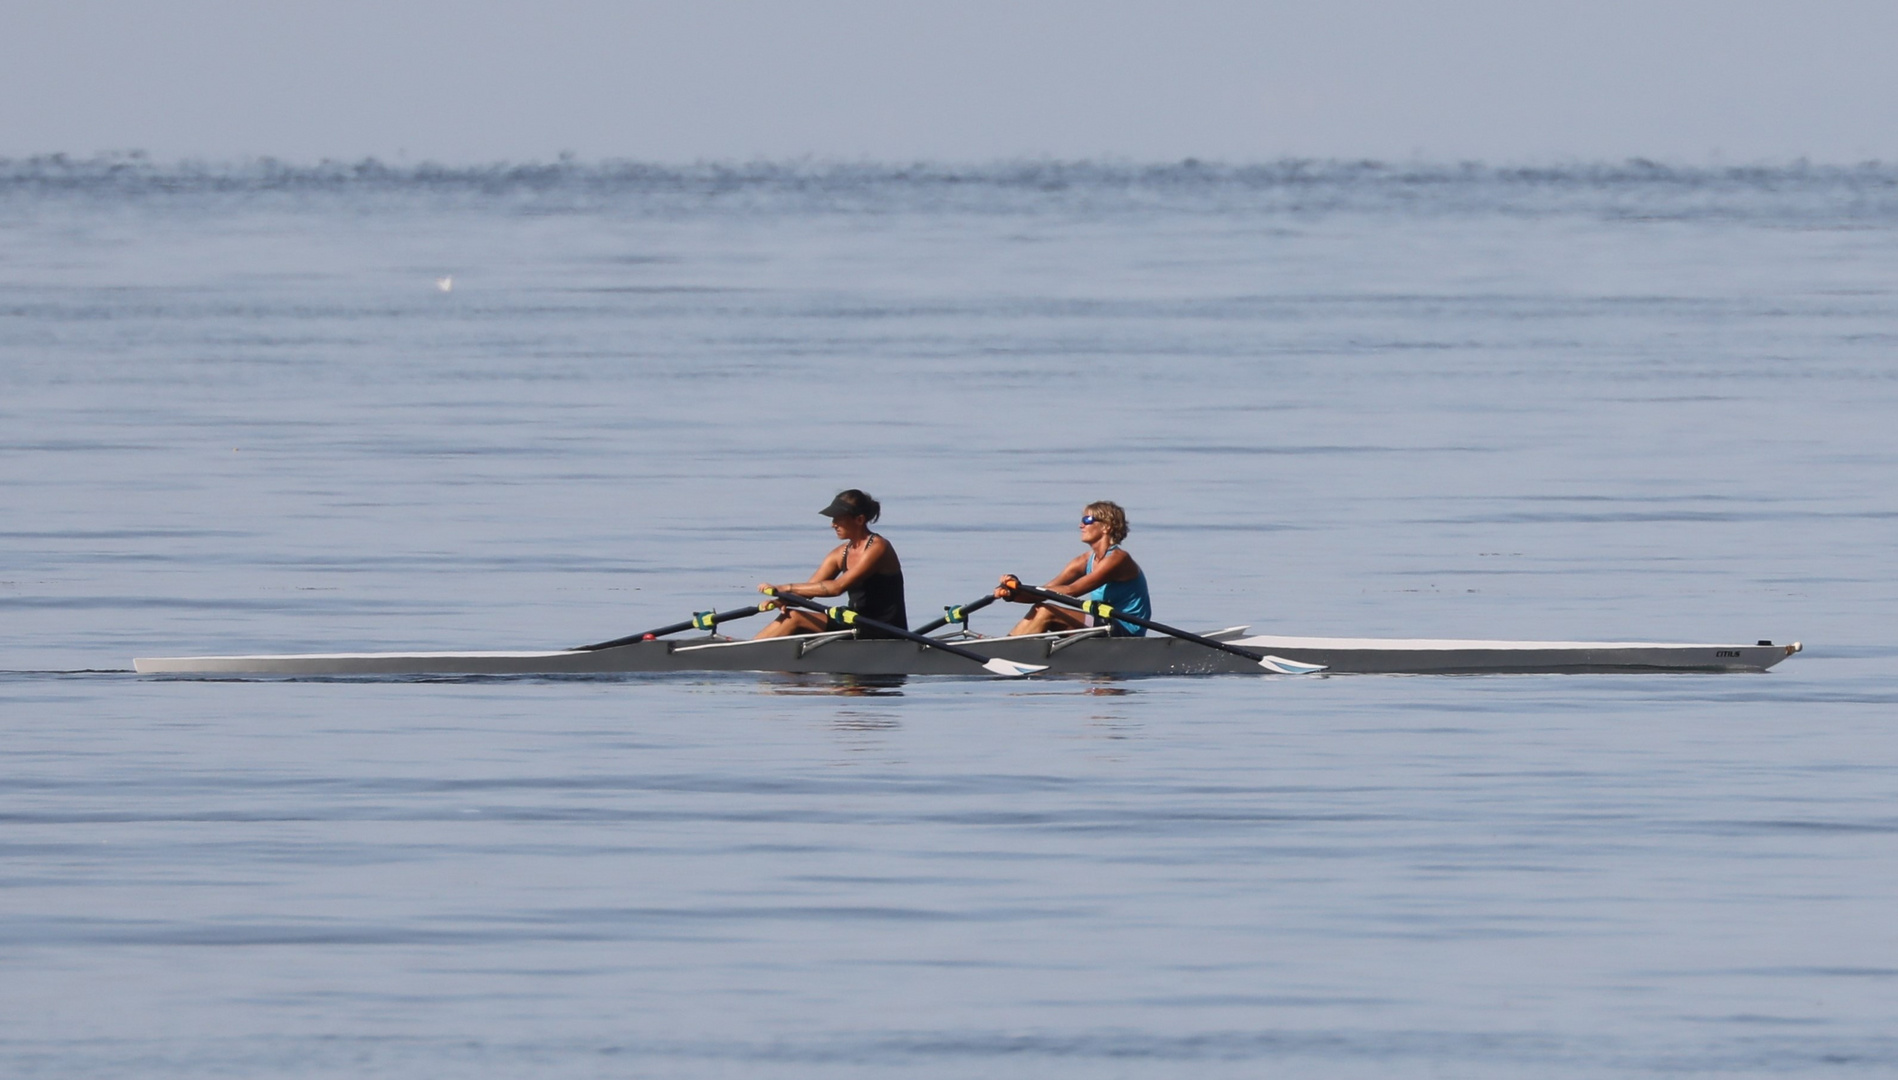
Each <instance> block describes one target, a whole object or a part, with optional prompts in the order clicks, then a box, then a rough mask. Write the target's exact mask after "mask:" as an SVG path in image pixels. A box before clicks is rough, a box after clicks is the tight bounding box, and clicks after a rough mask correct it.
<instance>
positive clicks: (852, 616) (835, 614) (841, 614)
mask: <svg viewBox="0 0 1898 1080" xmlns="http://www.w3.org/2000/svg"><path fill="white" fill-rule="evenodd" d="M824 614H826V615H828V616H830V617H831V618H833V619H836V620H837V621H838V622H840V623H843V624H844V625H845V626H854V625H855V624H856V622H857V613H856V612H854V611H852V610H850V609H849V608H847V607H834V608H825V609H824Z"/></svg>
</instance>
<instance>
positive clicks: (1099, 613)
mask: <svg viewBox="0 0 1898 1080" xmlns="http://www.w3.org/2000/svg"><path fill="white" fill-rule="evenodd" d="M1002 584H1003V585H1005V586H1007V587H1008V590H1009V591H1010V592H1017V593H1021V594H1022V595H1024V596H1032V597H1034V598H1035V599H1037V600H1047V601H1050V602H1052V603H1056V604H1064V605H1066V606H1068V607H1071V608H1078V609H1079V610H1081V611H1084V612H1086V613H1087V614H1089V615H1092V616H1094V617H1095V618H1097V619H1118V620H1119V621H1121V622H1130V623H1133V624H1134V625H1135V626H1144V627H1146V628H1147V629H1149V630H1158V631H1159V632H1160V633H1162V634H1165V635H1166V636H1168V637H1176V638H1179V639H1180V640H1181V641H1190V642H1192V643H1193V644H1195V645H1204V646H1206V647H1207V648H1209V649H1218V650H1219V651H1220V652H1229V653H1231V654H1233V655H1234V656H1243V657H1245V658H1246V659H1247V660H1251V661H1253V662H1254V663H1257V664H1258V665H1259V666H1260V667H1262V668H1264V669H1265V670H1267V671H1271V672H1276V673H1277V674H1280V675H1306V674H1310V673H1311V672H1314V671H1323V670H1325V665H1323V664H1301V663H1299V662H1298V661H1296V660H1287V659H1285V658H1284V657H1282V656H1267V655H1266V654H1264V653H1256V652H1253V651H1252V650H1251V649H1241V648H1240V647H1239V646H1237V645H1228V644H1226V643H1225V642H1223V641H1214V640H1213V639H1212V638H1209V637H1201V636H1199V635H1198V634H1189V633H1187V632H1186V631H1184V630H1179V629H1176V628H1174V627H1171V626H1168V625H1167V624H1165V623H1157V622H1154V621H1153V620H1152V619H1143V618H1141V617H1140V616H1138V615H1129V614H1128V613H1126V612H1125V611H1122V610H1120V609H1119V608H1115V607H1110V606H1108V605H1106V604H1103V603H1101V602H1100V601H1099V600H1084V599H1082V598H1081V597H1078V596H1064V595H1063V594H1061V593H1058V592H1049V591H1048V590H1046V589H1037V588H1035V587H1034V586H1033V585H1023V584H1022V583H1021V579H1020V578H1018V577H1016V576H1014V575H1013V574H1010V575H1009V576H1008V577H1005V578H1003V579H1002Z"/></svg>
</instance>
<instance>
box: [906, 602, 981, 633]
mask: <svg viewBox="0 0 1898 1080" xmlns="http://www.w3.org/2000/svg"><path fill="white" fill-rule="evenodd" d="M994 602H995V594H994V593H986V594H984V595H983V597H982V599H980V600H971V601H969V602H968V603H966V604H962V605H960V606H958V607H952V608H944V609H943V615H942V618H940V619H931V620H929V621H928V622H926V623H924V624H923V625H921V626H919V627H917V628H916V632H917V633H919V634H928V633H932V632H934V631H937V630H940V629H942V628H943V627H945V626H948V625H949V624H950V623H952V622H958V623H961V624H963V625H964V626H967V625H968V624H969V616H970V615H973V614H974V613H976V612H978V611H981V610H982V609H983V608H985V607H988V606H989V605H990V604H993V603H994Z"/></svg>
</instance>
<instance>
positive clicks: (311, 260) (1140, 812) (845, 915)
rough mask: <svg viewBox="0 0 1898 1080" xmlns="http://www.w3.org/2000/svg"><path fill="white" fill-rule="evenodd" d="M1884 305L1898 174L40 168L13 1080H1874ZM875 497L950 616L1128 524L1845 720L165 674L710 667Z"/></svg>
mask: <svg viewBox="0 0 1898 1080" xmlns="http://www.w3.org/2000/svg"><path fill="white" fill-rule="evenodd" d="M1894 241H1898V170H1893V169H1891V168H1889V167H1882V166H1868V167H1864V168H1854V169H1825V168H1819V167H1804V166H1801V167H1791V168H1785V169H1758V170H1671V169H1666V168H1662V167H1659V166H1654V165H1649V164H1646V163H1632V164H1629V165H1625V166H1574V167H1567V168H1561V169H1546V170H1538V171H1508V170H1494V169H1484V168H1478V167H1463V168H1431V167H1423V166H1407V167H1380V166H1374V165H1315V164H1297V163H1292V164H1284V165H1275V166H1262V167H1259V168H1252V169H1230V168H1215V167H1209V166H1195V165H1192V164H1190V163H1189V164H1186V165H1180V166H1172V167H1166V168H1144V167H1135V166H1117V165H1073V166H1060V165H1047V164H1042V165H1023V166H1008V167H998V168H992V169H977V170H963V171H957V170H952V169H941V168H915V169H894V168H881V167H873V166H849V167H828V166H811V165H804V166H768V165H760V166H752V167H746V168H731V169H726V168H713V167H705V168H697V169H682V170H667V169H658V168H640V167H632V166H586V165H574V164H567V165H555V166H549V167H545V168H531V169H514V170H506V169H497V170H460V171H457V170H443V169H428V168H422V169H407V170H403V169H390V168H382V167H376V166H368V165H365V166H356V167H346V166H324V167H320V168H307V169H300V168H292V167H289V166H281V165H274V164H269V163H265V164H260V165H254V166H244V167H233V168H224V167H209V166H207V167H195V166H194V167H169V166H164V167H161V166H154V165H150V164H147V163H144V162H142V161H138V160H126V161H90V162H86V161H68V160H64V159H54V160H39V161H29V162H20V161H14V162H4V163H0V498H3V499H4V504H3V505H4V517H0V669H5V673H4V674H0V1073H3V1074H5V1075H8V1076H22V1077H42V1076H44V1077H84V1076H114V1077H119V1076H138V1077H204V1076H244V1077H329V1076H351V1077H357V1076H375V1077H395V1076H401V1077H416V1076H424V1077H435V1076H440V1077H521V1076H534V1077H692V1078H697V1077H726V1076H744V1077H798V1078H803V1077H825V1078H831V1077H858V1076H861V1077H872V1076H876V1077H881V1076H887V1075H892V1074H901V1075H905V1076H918V1077H945V1078H946V1077H966V1076H983V1077H1042V1076H1050V1075H1054V1076H1077V1077H1090V1078H1092V1077H1127V1078H1149V1077H1152V1078H1159V1077H1169V1078H1170V1077H1179V1076H1207V1077H1256V1076H1314V1077H1320V1076H1321V1077H1389V1076H1442V1077H1525V1076H1538V1077H1542V1076H1556V1077H1595V1076H1656V1075H1670V1076H1671V1075H1695V1074H1718V1075H1772V1076H1781V1075H1808V1074H1810V1075H1864V1076H1885V1075H1891V1074H1892V1073H1893V1072H1894V1071H1898V1022H1895V1021H1894V1011H1895V1009H1898V929H1894V921H1893V912H1894V909H1895V905H1894V898H1895V897H1898V732H1895V731H1894V718H1895V715H1898V709H1895V708H1894V706H1898V682H1894V675H1898V633H1894V625H1893V616H1892V612H1893V611H1894V610H1895V609H1898V588H1895V587H1894V579H1895V578H1898V556H1895V555H1894V548H1895V547H1898V497H1895V496H1894V488H1895V485H1894V466H1898V425H1894V422H1893V421H1894V417H1895V416H1898V358H1895V357H1894V351H1895V350H1898V243H1895V242H1894ZM440 278H450V279H452V288H451V289H450V290H449V291H443V290H442V289H441V288H440V287H439V286H438V284H437V281H438V279H440ZM847 486H861V487H864V488H867V489H869V490H870V491H872V492H873V493H874V494H876V495H877V496H879V497H881V498H882V499H883V500H884V503H885V507H886V512H885V517H884V520H883V522H882V523H881V529H882V531H883V532H884V534H885V535H887V536H889V537H890V538H891V540H892V541H893V542H894V543H895V544H896V546H897V547H898V549H899V550H900V551H901V553H902V555H903V559H904V562H905V565H906V568H907V571H908V580H909V588H910V609H911V611H912V612H913V613H917V614H918V617H919V618H922V617H927V615H928V614H929V613H930V612H931V611H932V610H933V608H934V607H935V606H936V605H940V604H947V603H952V602H956V601H963V600H968V599H971V598H973V597H975V596H977V595H979V594H980V593H981V592H982V591H983V589H984V587H985V586H986V584H987V583H989V582H992V581H993V580H994V578H995V576H996V575H998V574H1000V573H1003V572H1006V571H1014V572H1019V573H1022V574H1023V575H1024V576H1029V577H1042V576H1046V575H1048V574H1050V573H1052V572H1053V570H1054V569H1055V568H1056V567H1058V566H1059V565H1060V563H1061V562H1062V561H1063V560H1065V559H1066V558H1068V557H1070V556H1071V555H1072V554H1074V553H1075V552H1076V551H1077V550H1078V545H1077V542H1076V540H1075V526H1074V521H1075V519H1076V517H1077V515H1078V513H1079V510H1080V507H1081V505H1082V504H1083V503H1085V502H1087V501H1089V500H1092V499H1098V498H1111V499H1115V500H1117V501H1119V502H1121V503H1123V504H1124V505H1126V506H1127V507H1128V509H1129V511H1130V514H1131V517H1132V522H1133V534H1132V536H1131V537H1130V538H1129V541H1128V547H1129V549H1130V550H1132V551H1133V552H1134V553H1135V554H1136V555H1137V556H1138V558H1139V559H1140V561H1141V562H1142V563H1143V564H1144V565H1145V567H1146V568H1147V572H1148V574H1149V577H1150V578H1151V579H1152V581H1153V583H1154V587H1155V590H1156V610H1157V614H1158V615H1159V617H1160V618H1162V619H1164V620H1168V621H1172V622H1176V623H1180V624H1184V625H1188V626H1195V627H1217V626H1225V625H1230V624H1233V623H1238V622H1249V623H1251V624H1252V625H1254V626H1255V627H1257V628H1259V629H1261V630H1270V631H1273V632H1284V633H1311V634H1349V635H1360V634H1361V635H1395V636H1481V637H1542V638H1547V637H1557V638H1576V637H1580V638H1591V637H1611V638H1651V639H1658V640H1669V639H1672V640H1718V641H1728V640H1732V641H1748V642H1750V641H1753V640H1755V639H1758V638H1772V639H1774V640H1776V641H1788V640H1794V639H1800V640H1804V641H1805V642H1806V643H1807V645H1808V648H1807V651H1806V652H1805V653H1804V654H1802V655H1800V656H1796V657H1794V658H1792V659H1791V660H1789V661H1788V662H1786V663H1785V664H1783V665H1782V666H1781V667H1779V668H1778V669H1776V670H1774V671H1773V672H1771V673H1769V674H1766V675H1751V676H1742V675H1727V676H1698V675H1687V676H1569V677H1496V678H1376V677H1358V678H1351V677H1340V678H1249V677H1218V678H1202V679H1153V680H1130V681H1114V680H1101V681H1082V680H1030V681H1026V682H1020V683H1015V682H1001V681H992V680H985V679H912V680H910V681H909V682H908V683H906V684H904V685H902V686H900V687H896V688H890V689H883V690H879V691H875V692H870V693H857V692H851V689H852V688H849V687H843V686H838V685H833V684H831V683H829V682H827V681H824V680H803V681H799V680H792V679H788V678H785V677H769V676H757V677H752V676H740V677H709V678H706V677H685V678H657V679H655V678H629V679H625V680H597V681H559V680H519V681H508V680H500V681H443V682H425V681H424V682H373V681H371V682H190V681H165V680H156V679H142V678H139V677H136V676H133V675H131V674H129V673H127V672H126V671H125V669H127V668H129V666H130V660H131V658H132V657H133V656H135V655H165V654H178V653H196V652H233V651H277V650H324V649H339V648H348V649H357V648H438V649H457V648H476V649H482V648H510V647H555V646H563V645H571V644H575V643H578V642H584V641H592V640H598V639H600V638H604V637H611V636H615V635H617V634H621V633H626V632H629V631H632V630H637V629H641V628H643V627H646V626H650V625H656V624H659V623H664V622H670V621H674V620H676V619H679V618H682V617H683V616H684V615H685V614H687V613H689V612H691V611H693V610H697V609H703V608H706V607H712V606H719V607H728V606H734V605H736V604H739V603H744V602H746V600H747V598H749V597H753V596H755V594H752V593H750V592H749V591H748V590H749V589H750V587H751V586H752V585H753V584H754V583H756V582H757V581H760V580H767V579H769V580H783V579H785V578H789V577H796V576H801V575H803V574H806V573H808V572H809V570H810V568H811V567H812V566H814V565H815V564H816V562H817V560H818V559H819V558H820V557H821V555H822V554H823V552H824V551H825V550H826V549H827V547H828V545H829V544H830V543H831V542H832V541H831V539H830V535H829V531H828V529H827V528H826V527H825V524H824V522H823V520H822V519H821V518H820V517H819V516H818V515H817V513H816V511H817V510H818V508H819V507H821V506H823V505H824V504H825V502H826V501H827V500H828V499H829V497H830V496H831V494H832V493H833V492H834V491H836V490H837V489H838V488H842V487H847ZM1005 624H1006V620H1005V618H1004V617H1003V616H1001V615H999V614H995V613H992V612H991V613H984V614H983V615H979V616H977V620H976V627H977V629H982V630H988V631H990V632H999V631H1000V630H1001V629H1003V628H1004V626H1005Z"/></svg>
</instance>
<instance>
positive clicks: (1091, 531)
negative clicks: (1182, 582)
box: [995, 502, 1153, 637]
mask: <svg viewBox="0 0 1898 1080" xmlns="http://www.w3.org/2000/svg"><path fill="white" fill-rule="evenodd" d="M1125 539H1127V512H1126V511H1125V510H1122V509H1121V508H1120V505H1119V504H1118V503H1111V502H1095V503H1088V504H1087V508H1086V509H1085V510H1083V511H1082V512H1081V542H1082V543H1083V544H1086V545H1087V551H1086V552H1084V553H1082V554H1080V555H1076V556H1075V557H1074V560H1073V561H1072V562H1070V563H1068V565H1067V566H1066V567H1064V568H1063V569H1062V571H1061V572H1060V573H1059V574H1056V575H1055V576H1054V579H1053V580H1052V581H1049V582H1048V583H1047V584H1046V585H1043V586H1042V588H1044V589H1046V590H1048V591H1049V592H1058V593H1061V594H1063V595H1065V596H1083V595H1084V596H1086V597H1087V598H1088V599H1090V600H1099V601H1100V602H1102V603H1104V604H1106V605H1108V606H1109V607H1112V608H1115V609H1116V610H1119V611H1124V612H1126V613H1127V614H1129V615H1137V616H1139V617H1140V618H1143V619H1151V618H1153V599H1152V598H1151V597H1150V596H1148V595H1147V575H1146V574H1145V573H1144V572H1143V571H1142V570H1141V569H1140V564H1139V563H1137V562H1135V561H1134V557H1133V556H1132V555H1129V554H1127V552H1125V551H1124V550H1122V549H1121V546H1120V542H1121V541H1122V540H1125ZM1002 580H1003V581H1007V580H1008V579H1007V578H1003V579H1002ZM995 595H996V596H998V597H1000V598H1002V599H1003V600H1013V599H1014V597H1013V596H1012V595H1011V594H1010V593H1009V590H1008V589H1007V587H1006V586H1004V587H1003V588H999V589H996V590H995ZM1091 618H1092V617H1091V616H1087V615H1082V614H1081V613H1080V612H1078V611H1074V610H1071V609H1069V608H1064V607H1061V606H1060V605H1058V604H1036V605H1035V606H1034V607H1032V608H1029V609H1028V614H1027V615H1025V616H1023V617H1022V620H1021V621H1020V622H1018V623H1016V624H1015V629H1013V630H1010V631H1009V634H1010V636H1013V635H1016V634H1042V633H1047V632H1048V631H1050V630H1078V629H1080V628H1081V627H1083V626H1087V625H1089V621H1090V619H1091ZM1107 632H1108V633H1109V634H1111V635H1112V636H1114V637H1144V636H1146V633H1147V629H1146V627H1144V626H1135V625H1134V624H1132V623H1129V622H1121V621H1120V620H1119V619H1115V620H1113V626H1112V627H1111V628H1110V629H1109V630H1108V631H1107Z"/></svg>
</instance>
